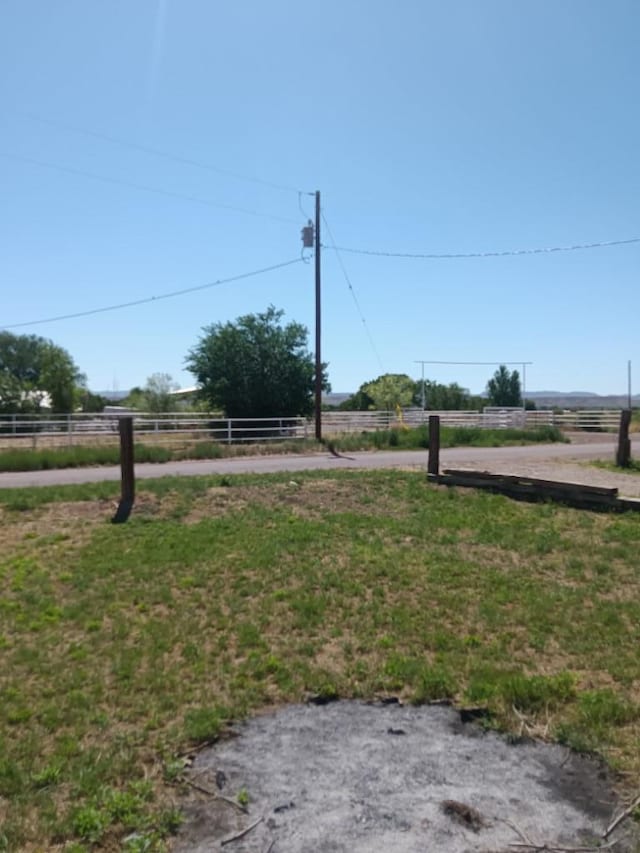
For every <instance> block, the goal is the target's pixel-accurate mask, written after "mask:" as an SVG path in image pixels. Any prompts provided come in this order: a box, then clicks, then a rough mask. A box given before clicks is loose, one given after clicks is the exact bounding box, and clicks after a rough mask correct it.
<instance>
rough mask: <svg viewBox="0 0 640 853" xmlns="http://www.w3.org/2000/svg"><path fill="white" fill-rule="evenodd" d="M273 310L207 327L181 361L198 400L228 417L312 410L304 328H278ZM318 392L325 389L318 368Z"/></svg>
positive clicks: (276, 312) (277, 314) (311, 371)
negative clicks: (194, 384) (192, 380)
mask: <svg viewBox="0 0 640 853" xmlns="http://www.w3.org/2000/svg"><path fill="white" fill-rule="evenodd" d="M283 316H284V312H283V311H280V310H277V309H276V308H274V306H273V305H270V306H269V308H268V309H267V310H266V311H265V312H264V313H262V314H246V315H245V316H243V317H238V319H237V320H236V321H235V322H233V323H231V322H228V323H213V324H212V325H210V326H206V327H205V328H204V329H203V333H204V334H203V336H202V337H201V338H200V340H199V341H198V343H197V344H196V345H195V347H193V348H192V349H191V350H190V351H189V353H188V355H187V358H186V365H187V369H188V370H189V371H191V373H193V375H194V376H195V377H196V380H197V383H198V385H199V386H200V392H199V393H200V396H201V397H202V398H203V399H205V400H206V401H207V402H208V403H209V405H210V406H211V408H214V409H216V408H221V409H223V410H224V413H225V415H226V416H227V417H230V418H231V417H232V418H271V417H281V416H283V415H291V416H293V415H308V414H311V412H312V411H313V406H314V387H315V365H314V359H313V356H312V355H311V354H310V353H309V352H308V351H307V338H308V332H307V329H306V328H305V327H304V326H302V325H301V324H300V323H295V322H291V323H288V324H286V325H281V323H280V321H281V319H282V317H283ZM322 384H323V388H324V390H329V389H330V386H329V383H328V382H327V377H326V365H323V376H322Z"/></svg>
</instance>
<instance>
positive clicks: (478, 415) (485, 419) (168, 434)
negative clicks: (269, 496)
mask: <svg viewBox="0 0 640 853" xmlns="http://www.w3.org/2000/svg"><path fill="white" fill-rule="evenodd" d="M126 414H131V415H132V416H133V419H134V420H133V424H134V431H135V434H136V437H138V438H139V439H141V440H144V441H149V442H154V443H155V442H167V443H169V442H170V443H176V442H187V441H198V440H209V441H216V442H221V443H237V442H257V441H260V442H272V441H284V440H287V439H294V438H311V437H312V436H313V434H314V429H313V422H312V421H310V420H307V419H306V418H296V417H282V418H263V419H259V420H258V419H253V420H252V419H247V418H232V419H226V418H220V417H216V416H215V415H212V414H207V413H202V414H200V413H184V412H169V413H166V414H152V415H150V414H136V413H134V412H118V413H108V414H80V413H74V414H69V415H54V416H52V415H19V414H15V415H0V447H5V448H6V447H18V446H26V447H37V446H49V447H52V446H63V445H74V444H87V443H101V444H104V443H112V442H113V443H115V442H117V441H118V417H120V416H121V415H126ZM435 414H437V415H440V421H441V423H442V425H443V426H473V427H481V428H494V429H495V428H506V427H524V426H527V427H532V426H541V425H545V424H549V425H553V426H558V427H560V428H563V429H575V430H590V431H607V430H609V431H612V430H616V429H617V428H618V426H619V423H620V410H616V409H606V410H605V409H593V410H580V411H564V412H553V411H533V412H524V411H523V410H522V409H485V410H484V411H483V412H469V411H440V412H432V411H423V410H422V409H407V410H405V411H403V412H401V413H397V412H384V411H378V412H332V411H328V412H323V415H322V431H323V434H324V435H334V436H335V435H340V434H345V433H354V432H371V431H374V430H377V429H389V428H391V427H397V426H403V425H404V426H412V427H413V426H418V425H420V424H422V423H426V422H427V420H428V417H429V415H435Z"/></svg>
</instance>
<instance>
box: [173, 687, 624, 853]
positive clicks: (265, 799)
mask: <svg viewBox="0 0 640 853" xmlns="http://www.w3.org/2000/svg"><path fill="white" fill-rule="evenodd" d="M238 735H239V736H238V737H235V738H232V739H230V740H226V741H224V742H222V743H220V744H219V745H217V746H215V747H214V748H211V749H208V750H206V751H205V752H203V753H201V754H200V755H199V756H198V757H197V759H196V761H195V763H194V766H193V767H192V769H191V771H190V778H191V780H192V781H193V782H194V783H195V784H196V785H198V786H199V787H201V788H205V789H207V790H210V791H211V795H210V796H205V795H200V796H199V797H195V796H194V798H193V799H192V800H191V802H190V803H189V804H188V806H187V807H186V813H187V821H186V823H185V824H184V826H183V828H182V830H181V832H180V834H179V836H178V839H177V842H176V845H175V848H174V849H175V851H176V853H204V851H210V850H217V849H221V848H222V849H224V847H225V846H226V844H227V843H229V844H230V845H231V846H230V847H229V849H230V850H233V851H234V853H238V851H242V853H264V851H266V850H268V851H270V853H294V851H295V853H302V851H319V850H322V851H334V853H339V852H340V851H349V853H368V851H371V850H393V851H397V853H418V851H420V853H423V851H425V850H446V851H448V853H457V852H458V851H459V853H463V851H464V852H465V853H467V851H506V850H509V849H516V848H515V847H512V845H520V847H521V848H522V847H523V846H526V845H528V844H530V845H531V847H532V848H533V847H534V845H538V849H543V845H547V847H545V848H544V849H553V848H554V846H555V847H564V848H568V847H583V848H584V847H591V846H593V847H594V848H597V846H598V842H600V843H602V835H603V833H604V831H605V830H606V827H607V826H608V825H609V823H610V822H611V819H612V816H613V815H614V813H615V812H616V808H617V804H616V797H615V794H614V792H613V787H612V779H611V778H610V776H609V774H608V772H607V770H606V769H605V768H604V767H603V765H601V764H599V763H598V762H596V761H590V760H587V759H586V758H584V757H581V756H578V755H576V754H574V753H571V752H569V751H568V750H566V749H565V748H563V747H561V746H553V745H548V744H541V743H537V742H533V741H527V742H522V743H517V744H514V743H513V742H509V741H508V740H507V739H506V738H504V737H502V736H499V735H497V734H496V733H493V732H485V731H484V730H482V729H481V728H480V727H479V726H478V725H477V723H476V722H474V716H473V714H469V713H468V712H466V713H461V712H458V711H456V710H454V709H453V708H450V707H443V706H427V707H420V708H416V707H408V706H403V705H400V704H398V703H393V704H365V703H363V702H346V701H340V702H335V703H331V704H329V705H325V706H321V707H320V706H314V705H293V706H288V707H285V708H283V709H281V710H279V711H278V712H276V713H273V714H268V715H264V716H259V717H256V718H254V719H252V720H250V721H249V722H248V723H246V724H244V725H242V726H240V727H239V728H238ZM238 798H239V799H240V801H241V802H246V801H248V805H247V808H246V812H244V813H243V812H242V811H241V810H240V809H239V807H238V805H237V803H238ZM634 829H635V828H634V826H633V824H632V823H630V822H629V821H626V822H625V823H624V824H623V825H621V827H620V828H619V829H618V830H617V831H616V836H615V838H616V844H615V845H614V846H613V847H612V848H610V849H615V850H618V851H631V850H633V849H635V847H634V845H635V844H636V843H637V840H638V839H637V837H636V838H633V837H632V835H633V832H634ZM232 838H233V842H232V841H231V839H232ZM610 840H611V839H609V841H610Z"/></svg>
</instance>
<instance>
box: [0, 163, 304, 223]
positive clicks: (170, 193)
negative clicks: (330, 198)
mask: <svg viewBox="0 0 640 853" xmlns="http://www.w3.org/2000/svg"><path fill="white" fill-rule="evenodd" d="M0 157H5V158H7V159H9V160H16V161H18V162H20V163H27V164H29V165H31V166H40V167H42V168H45V169H53V170H55V171H57V172H63V173H67V174H70V175H78V176H80V177H82V178H90V179H91V180H94V181H101V182H102V183H107V184H115V185H116V186H121V187H127V188H129V189H134V190H140V191H142V192H147V193H154V194H155V195H162V196H167V197H168V198H177V199H181V200H183V201H190V202H194V203H195V204H203V205H206V206H207V207H216V208H220V209H222V210H230V211H233V212H235V213H244V214H245V215H247V216H258V217H260V218H263V219H273V220H275V221H277V222H286V223H288V224H294V225H298V224H299V222H298V220H297V219H289V218H288V217H285V216H277V215H276V214H273V213H264V212H262V211H259V210H251V209H250V208H246V207H238V206H236V205H233V204H224V203H223V202H218V201H213V200H212V199H207V198H202V197H201V196H195V195H188V194H186V193H180V192H176V191H174V190H165V189H161V188H159V187H151V186H148V185H147V184H139V183H137V182H135V181H128V180H126V179H124V178H112V177H110V176H107V175H99V174H97V173H96V172H88V171H86V170H84V169H76V168H75V167H74V166H62V165H60V164H59V163H52V162H50V161H47V160H37V159H35V158H33V157H24V156H22V155H21V154H14V153H12V152H8V151H0Z"/></svg>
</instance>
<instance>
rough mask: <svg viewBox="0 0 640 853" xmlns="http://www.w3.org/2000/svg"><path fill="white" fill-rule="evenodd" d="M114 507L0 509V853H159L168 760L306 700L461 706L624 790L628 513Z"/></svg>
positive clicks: (318, 478) (73, 491) (226, 494)
mask: <svg viewBox="0 0 640 853" xmlns="http://www.w3.org/2000/svg"><path fill="white" fill-rule="evenodd" d="M118 490H119V486H118V484H108V483H101V484H95V485H87V486H73V487H58V488H51V489H48V488H47V489H44V488H43V489H34V490H17V489H16V490H5V491H3V492H0V507H1V509H0V525H1V526H0V531H1V532H0V554H1V555H2V556H1V557H0V849H5V850H11V851H21V850H24V851H27V850H28V851H35V850H43V851H45V850H47V851H49V850H55V849H63V848H64V849H66V850H68V851H74V853H79V852H80V851H85V850H90V849H93V847H94V846H95V845H99V846H101V847H102V848H104V849H112V850H115V849H125V850H128V851H131V853H134V851H135V852H136V853H137V852H138V851H143V850H162V849H163V846H164V845H165V844H170V836H171V833H172V832H173V831H175V829H176V827H177V826H178V825H179V822H180V803H181V796H182V795H181V787H180V775H181V772H182V770H183V768H184V759H183V758H181V756H183V755H184V754H185V753H186V752H187V751H188V750H189V749H192V748H195V747H197V745H199V744H201V743H203V742H206V741H210V740H211V739H214V738H215V737H216V736H217V735H218V734H219V733H220V732H221V731H222V730H223V729H224V726H225V724H226V723H227V721H230V720H237V719H240V718H242V717H244V716H246V715H248V714H252V713H254V712H256V711H258V710H260V709H263V708H265V707H269V706H277V705H279V704H282V703H285V702H289V701H300V700H304V699H305V698H307V697H309V696H312V695H321V696H323V697H326V698H331V697H334V696H341V697H371V696H376V695H394V696H401V697H402V698H404V699H405V700H407V701H412V702H428V701H430V700H435V699H443V698H447V699H451V700H453V701H454V702H456V703H459V704H472V705H482V706H484V707H487V708H488V709H490V712H491V716H490V717H489V720H488V723H487V724H488V725H491V726H495V727H498V728H502V729H506V730H508V731H511V732H513V733H514V734H515V735H519V734H523V733H524V734H531V735H535V736H539V737H545V738H553V739H556V740H559V741H561V742H562V743H565V744H567V745H568V746H571V747H574V748H576V749H580V750H586V751H591V750H593V751H597V752H600V753H601V754H603V755H604V756H605V757H606V759H607V760H608V761H609V762H610V763H611V765H612V766H613V767H615V768H616V769H617V770H618V771H619V773H620V780H621V785H622V786H623V787H624V786H625V785H627V786H628V787H631V785H632V782H633V780H634V779H637V774H638V772H640V663H639V662H638V653H637V650H638V644H639V642H640V594H639V593H640V565H639V559H638V553H639V552H640V549H639V543H640V517H639V516H638V515H637V514H633V515H632V514H628V515H616V516H610V515H606V514H596V513H588V512H583V511H578V510H570V509H566V508H562V507H558V506H553V505H549V504H542V505H529V504H521V503H516V502H512V501H509V500H508V499H506V498H503V497H500V496H497V495H489V494H485V493H479V492H471V491H456V490H446V489H444V488H440V487H437V486H432V485H429V484H427V482H426V481H425V477H424V475H423V474H421V473H408V472H384V473H381V472H371V473H370V472H367V473H362V472H358V473H355V472H340V473H332V474H327V473H320V472H309V473H306V474H297V475H296V476H295V480H292V479H291V475H273V476H267V475H263V476H260V477H255V476H238V477H219V476H218V477H208V478H205V477H202V478H193V479H188V478H179V479H170V478H166V479H160V480H155V481H146V482H144V483H142V484H140V490H139V497H138V501H137V504H136V508H135V509H134V513H133V515H132V518H131V520H130V521H129V522H128V523H127V524H126V525H120V526H113V525H111V524H110V523H109V519H110V517H111V515H112V514H113V508H114V504H115V501H116V500H117V494H118ZM236 794H237V795H238V796H240V798H242V796H243V792H242V791H239V792H236ZM65 845H66V846H65Z"/></svg>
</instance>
